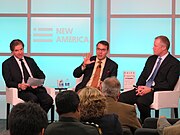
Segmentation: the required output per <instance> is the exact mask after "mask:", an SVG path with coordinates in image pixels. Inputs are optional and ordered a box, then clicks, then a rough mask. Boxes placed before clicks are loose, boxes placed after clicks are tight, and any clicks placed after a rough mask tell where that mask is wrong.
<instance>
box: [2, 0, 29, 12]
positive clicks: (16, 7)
mask: <svg viewBox="0 0 180 135" xmlns="http://www.w3.org/2000/svg"><path fill="white" fill-rule="evenodd" d="M0 13H8V14H10V13H12V14H16V13H27V0H1V2H0Z"/></svg>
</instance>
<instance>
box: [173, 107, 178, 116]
mask: <svg viewBox="0 0 180 135" xmlns="http://www.w3.org/2000/svg"><path fill="white" fill-rule="evenodd" d="M174 115H175V118H178V108H174Z"/></svg>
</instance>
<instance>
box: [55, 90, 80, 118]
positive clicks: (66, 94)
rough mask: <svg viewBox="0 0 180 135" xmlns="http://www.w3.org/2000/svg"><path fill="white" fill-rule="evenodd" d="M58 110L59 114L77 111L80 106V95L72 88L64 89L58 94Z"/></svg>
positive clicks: (56, 99)
mask: <svg viewBox="0 0 180 135" xmlns="http://www.w3.org/2000/svg"><path fill="white" fill-rule="evenodd" d="M55 102H56V107H57V112H58V114H59V115H61V114H65V113H69V112H76V111H77V109H78V106H79V102H80V100H79V96H78V94H77V93H76V92H74V91H72V90H67V91H63V92H60V93H58V94H57V96H56V98H55Z"/></svg>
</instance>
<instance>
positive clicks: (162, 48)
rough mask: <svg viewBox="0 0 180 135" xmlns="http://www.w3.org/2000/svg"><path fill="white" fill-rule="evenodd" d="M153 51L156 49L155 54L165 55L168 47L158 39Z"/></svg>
mask: <svg viewBox="0 0 180 135" xmlns="http://www.w3.org/2000/svg"><path fill="white" fill-rule="evenodd" d="M153 51H154V55H157V56H163V55H164V52H165V51H166V47H165V45H163V44H162V42H161V40H160V39H156V40H155V41H154V46H153Z"/></svg>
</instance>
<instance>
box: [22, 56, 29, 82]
mask: <svg viewBox="0 0 180 135" xmlns="http://www.w3.org/2000/svg"><path fill="white" fill-rule="evenodd" d="M20 61H21V66H22V69H23V74H24V82H25V83H26V82H27V80H28V78H29V77H30V75H29V73H28V71H27V69H26V67H25V65H24V62H23V59H20Z"/></svg>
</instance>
